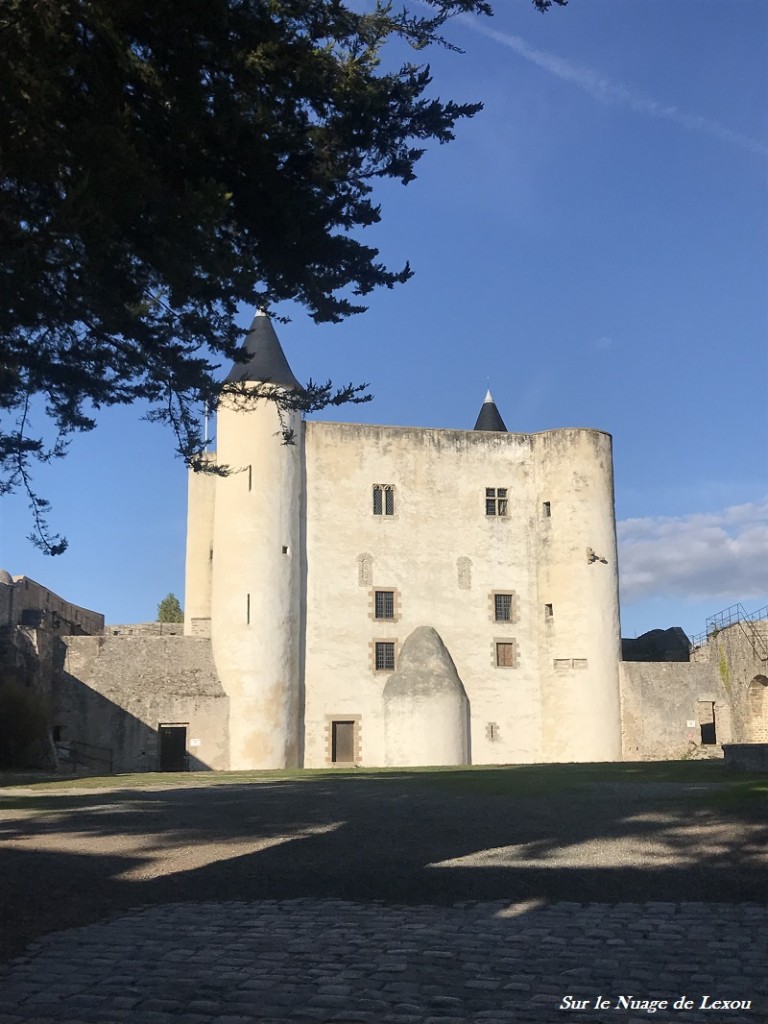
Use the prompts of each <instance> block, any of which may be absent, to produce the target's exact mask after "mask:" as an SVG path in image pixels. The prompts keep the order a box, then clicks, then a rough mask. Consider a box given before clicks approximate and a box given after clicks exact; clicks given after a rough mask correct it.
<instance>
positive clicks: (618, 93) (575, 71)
mask: <svg viewBox="0 0 768 1024" xmlns="http://www.w3.org/2000/svg"><path fill="white" fill-rule="evenodd" d="M457 20H459V21H461V22H463V23H464V24H465V25H467V26H468V27H469V28H471V29H472V31H473V32H479V33H480V34H481V35H484V36H487V37H488V38H489V39H493V40H494V41H495V42H497V43H500V44H501V45H502V46H506V47H507V49H509V50H514V51H515V53H517V54H519V55H520V56H521V57H523V58H524V59H525V60H527V61H530V62H531V63H532V64H536V65H537V67H540V68H543V69H544V70H545V71H548V72H549V73H550V74H551V75H556V76H557V77H558V78H562V79H563V80H564V81H566V82H571V83H572V84H573V85H575V86H577V87H578V88H579V89H583V91H584V92H586V93H588V95H590V96H591V97H592V98H593V99H596V100H599V101H600V102H601V103H605V104H618V105H623V106H626V107H629V108H630V110H634V111H635V113H636V114H646V115H648V116H649V117H659V118H663V119H665V120H667V121H674V122H675V124H679V125H682V126H683V127H684V128H688V129H689V130H691V131H700V132H705V133H706V134H707V135H712V136H714V137H715V138H717V139H720V140H721V141H722V142H730V143H732V144H733V145H736V146H741V147H742V149H747V150H749V151H750V152H752V153H757V154H758V155H759V156H762V157H768V144H766V143H763V142H760V141H759V140H758V139H752V138H750V137H749V136H748V135H741V134H740V133H739V132H734V131H732V130H731V129H730V128H726V126H725V125H722V124H720V123H719V122H717V121H710V120H709V119H708V118H706V117H700V116H699V115H698V114H688V113H686V112H685V111H684V110H680V109H679V108H678V107H675V106H672V105H668V104H664V103H660V102H659V101H658V100H654V99H651V97H649V96H645V95H643V93H640V92H637V91H636V90H634V89H628V88H627V87H626V86H624V85H617V84H616V83H615V82H611V81H609V80H608V79H607V78H605V76H603V75H600V74H598V73H597V72H596V71H593V70H592V69H591V68H586V67H582V66H580V65H578V64H573V63H571V62H570V61H568V60H565V59H564V58H563V57H558V56H557V55H556V54H554V53H547V52H546V51H545V50H537V49H536V48H535V47H533V46H531V45H530V44H529V43H527V42H526V41H525V40H524V39H521V37H520V36H512V35H508V34H507V33H506V32H499V31H498V30H497V29H494V28H489V27H488V26H486V25H483V24H482V23H479V22H477V21H475V20H474V19H472V18H470V17H469V16H468V15H465V14H462V15H458V18H457Z"/></svg>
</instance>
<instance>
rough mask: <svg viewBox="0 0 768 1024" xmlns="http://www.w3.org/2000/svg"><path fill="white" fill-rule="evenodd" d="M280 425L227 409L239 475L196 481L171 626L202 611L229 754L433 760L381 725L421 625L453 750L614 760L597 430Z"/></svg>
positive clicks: (608, 485) (609, 570)
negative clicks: (439, 659)
mask: <svg viewBox="0 0 768 1024" xmlns="http://www.w3.org/2000/svg"><path fill="white" fill-rule="evenodd" d="M280 426H281V425H280V423H279V421H278V417H277V412H276V410H275V407H274V404H273V403H269V402H265V401H262V402H261V403H259V405H258V406H257V407H256V408H255V409H254V410H253V411H249V412H234V411H233V410H228V409H226V408H224V409H221V410H220V412H219V422H218V432H217V437H218V445H219V451H218V453H217V457H218V459H219V461H220V462H221V463H225V464H228V465H229V466H230V467H232V468H233V469H234V470H235V472H233V473H232V474H231V475H230V476H227V477H215V476H205V477H200V476H198V477H193V478H192V480H191V482H190V508H189V529H188V548H187V594H186V602H185V604H186V609H187V621H186V625H185V632H186V633H187V634H188V635H205V633H206V632H207V630H208V628H209V627H208V619H210V635H211V637H212V643H213V654H214V661H215V664H216V669H217V672H218V674H219V677H220V679H221V682H222V685H223V687H224V690H225V691H226V693H227V695H228V697H229V700H230V709H231V711H230V767H231V768H233V769H245V768H271V767H281V766H286V767H290V766H294V765H299V766H303V767H307V768H317V767H323V766H326V765H329V764H332V763H337V764H340V763H355V764H360V765H365V766H376V765H386V764H393V763H398V760H400V761H403V760H406V758H407V763H408V764H411V765H414V764H419V763H429V761H430V754H429V751H430V750H434V749H436V744H435V742H434V739H435V738H434V737H431V738H429V740H428V738H426V737H425V739H424V741H423V747H421V749H420V746H419V740H418V730H415V731H412V732H411V738H410V739H409V740H408V747H409V750H408V753H407V755H405V754H403V753H402V752H401V753H400V754H399V755H396V756H395V755H393V751H392V750H389V751H388V750H387V744H386V743H385V714H384V701H383V693H384V687H385V684H386V682H387V680H388V679H389V678H390V677H391V675H392V672H393V671H394V670H396V669H397V667H398V653H399V650H400V649H401V647H402V645H403V643H404V641H405V640H406V638H407V637H408V636H409V635H410V634H412V633H413V631H414V630H416V629H417V628H418V627H421V626H428V627H432V628H433V629H434V630H436V631H437V633H438V634H439V637H440V638H441V639H442V642H443V643H444V644H445V647H446V648H447V651H448V653H449V655H450V657H451V659H452V660H453V663H454V665H455V668H456V671H457V673H458V677H459V679H460V681H461V684H462V685H463V687H464V691H465V693H466V698H467V700H468V706H469V711H468V721H469V742H468V750H467V751H466V758H465V760H468V761H469V763H472V764H501V763H510V762H514V763H526V762H534V761H595V760H620V758H621V725H620V712H619V679H618V664H619V660H620V639H619V635H620V630H619V609H618V572H617V553H616V534H615V521H614V506H613V477H612V459H611V439H610V436H609V435H607V434H605V433H602V432H600V431H596V430H586V429H560V430H552V431H546V432H544V433H539V434H510V433H505V432H502V431H495V430H490V431H489V430H482V429H481V430H474V431H472V430H437V429H425V428H407V427H389V426H370V425H362V424H345V423H320V422H308V423H302V422H300V421H299V420H298V418H296V422H293V423H291V424H289V426H290V427H292V428H293V429H294V431H295V443H294V444H292V445H286V444H284V443H283V439H282V437H281V434H280ZM284 426H285V423H283V427H284ZM212 457H213V456H212ZM375 490H376V494H374V491H375ZM377 594H378V595H379V596H378V598H377ZM377 612H378V615H377ZM377 645H380V646H378V648H377ZM388 645H392V646H388ZM377 658H378V665H377ZM445 714H446V713H445V712H444V711H439V712H438V706H437V703H436V705H435V715H434V716H431V717H430V716H429V715H427V717H426V720H427V721H429V722H430V723H431V728H434V729H452V728H455V729H459V728H461V729H463V728H464V725H461V726H459V724H458V723H453V724H451V723H449V722H447V721H446V719H445ZM391 728H392V726H391V723H390V735H391ZM457 735H458V733H457ZM462 742H463V741H462ZM396 745H397V747H398V748H399V749H400V750H401V751H402V742H398V743H397V744H396ZM392 746H393V741H392V740H390V747H392ZM437 746H438V747H439V744H438V745H437ZM448 746H450V744H448ZM454 746H455V744H454ZM465 746H466V744H465ZM457 763H461V762H460V760H457Z"/></svg>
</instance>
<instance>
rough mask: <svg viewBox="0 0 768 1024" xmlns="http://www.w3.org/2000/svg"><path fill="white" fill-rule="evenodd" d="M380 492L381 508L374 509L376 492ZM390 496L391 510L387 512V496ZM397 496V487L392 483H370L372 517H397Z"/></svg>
mask: <svg viewBox="0 0 768 1024" xmlns="http://www.w3.org/2000/svg"><path fill="white" fill-rule="evenodd" d="M377 491H379V492H381V497H380V502H381V510H380V511H379V512H377V511H376V492H377ZM390 497H391V505H392V511H391V512H387V505H388V504H389V502H388V498H390ZM397 507H398V497H397V488H396V487H395V485H394V484H372V485H371V515H372V516H373V518H374V519H380V520H384V519H397Z"/></svg>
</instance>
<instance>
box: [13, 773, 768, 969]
mask: <svg viewBox="0 0 768 1024" xmlns="http://www.w3.org/2000/svg"><path fill="white" fill-rule="evenodd" d="M600 767H601V768H602V769H603V772H602V774H600V772H598V771H595V772H590V771H589V770H588V766H567V765H560V766H528V767H526V768H525V769H524V770H519V769H514V768H513V769H510V768H508V769H500V770H499V771H498V773H496V772H494V773H489V774H483V776H482V780H481V781H482V784H479V785H476V786H474V787H472V786H471V785H470V784H469V783H468V781H467V774H468V773H466V772H460V771H457V772H441V773H434V774H430V773H411V772H407V771H397V772H381V773H367V774H365V775H362V774H358V775H354V774H352V775H344V776H335V777H334V776H331V775H323V776H318V777H315V778H313V779H310V780H302V781H293V780H275V781H270V782H266V781H265V782H261V783H259V784H257V785H232V786H221V785H220V786H210V787H196V788H190V789H163V790H142V791H138V790H121V791H117V792H115V791H103V792H100V793H94V792H89V793H84V794H77V793H74V792H72V791H69V792H67V793H62V794H61V795H60V796H59V795H56V794H51V793H46V794H45V795H40V796H29V797H27V796H19V797H14V798H12V799H13V805H12V806H8V801H7V800H6V801H4V803H5V805H6V808H7V809H6V811H5V813H4V816H3V819H2V822H0V840H2V843H3V846H2V849H1V850H0V913H2V917H3V919H4V920H5V921H13V922H15V924H14V927H13V929H8V928H7V929H6V930H5V932H4V934H3V937H2V940H0V941H1V945H0V955H1V956H3V957H8V956H10V955H14V954H16V953H18V952H20V951H21V950H22V949H23V948H24V946H25V945H26V944H27V943H28V942H29V941H30V940H31V939H32V938H34V937H35V936H38V935H41V934H45V933H46V932H48V931H51V930H55V929H59V928H65V927H70V926H73V925H81V924H86V923H90V922H92V921H94V920H97V919H101V918H104V917H105V916H111V915H114V914H118V913H120V912H122V911H124V910H127V909H128V908H130V907H136V906H144V905H148V904H158V903H167V902H177V901H192V902H203V901H208V900H212V901H218V900H236V901H249V900H259V899H295V898H302V897H312V898H337V899H346V900H355V901H364V902H369V901H385V902H388V903H397V904H420V903H436V904H453V903H455V902H461V901H467V900H469V901H475V900H492V901H499V900H501V901H508V902H510V903H522V902H525V901H535V902H536V903H537V904H538V905H541V903H551V902H555V901H560V900H566V901H575V902H582V903H585V902H607V903H615V902H635V901H646V900H664V901H678V900H686V901H696V902H699V901H700V902H743V901H756V902H759V903H764V902H765V893H766V886H765V879H766V866H767V864H768V853H767V852H766V851H768V821H767V820H766V802H765V797H764V791H763V790H761V788H760V784H755V785H754V786H750V785H746V786H745V785H743V784H741V785H738V786H735V787H729V786H727V785H726V786H720V785H718V784H717V782H716V781H715V780H720V779H722V778H723V777H724V776H723V774H722V773H720V774H718V773H716V772H714V771H713V772H711V773H709V774H708V773H707V772H706V771H705V772H703V773H692V774H691V776H690V778H692V779H693V780H694V781H679V782H674V781H673V782H663V781H662V782H654V781H652V776H651V781H642V782H639V783H631V782H627V781H621V779H622V778H623V779H625V780H626V779H627V778H629V777H631V768H627V769H626V771H625V774H624V775H622V774H621V773H617V776H616V777H617V779H618V780H619V781H616V780H615V779H614V780H613V781H611V772H610V766H609V767H608V769H606V766H600ZM622 767H624V766H622ZM553 769H554V770H553ZM606 770H608V773H609V781H603V780H604V779H605V772H606ZM469 774H470V775H471V774H472V773H469ZM639 774H640V776H641V777H643V778H644V779H646V780H647V779H648V778H649V776H648V775H645V776H643V775H642V773H639ZM708 779H710V780H712V781H707V780H708ZM489 780H494V784H493V785H491V783H490V782H489ZM569 780H570V781H569ZM598 780H600V781H598ZM494 786H495V788H494ZM484 787H485V788H484ZM750 794H752V795H750ZM761 794H762V795H761ZM31 880H34V882H33V884H30V882H31Z"/></svg>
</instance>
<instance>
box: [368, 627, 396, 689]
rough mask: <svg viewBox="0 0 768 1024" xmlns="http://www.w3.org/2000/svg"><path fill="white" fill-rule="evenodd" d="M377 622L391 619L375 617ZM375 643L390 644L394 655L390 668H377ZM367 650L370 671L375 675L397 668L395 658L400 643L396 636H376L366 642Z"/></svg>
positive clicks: (393, 670)
mask: <svg viewBox="0 0 768 1024" xmlns="http://www.w3.org/2000/svg"><path fill="white" fill-rule="evenodd" d="M376 621H377V622H391V621H392V620H391V619H377V620H376ZM377 644H392V650H393V655H394V665H393V667H392V668H377V667H376V645H377ZM368 651H369V662H370V668H371V672H373V674H374V675H375V676H380V675H382V674H383V673H384V672H395V671H396V670H397V658H398V655H399V653H400V643H399V641H398V639H397V637H393V636H377V637H374V639H373V640H371V641H370V643H369V644H368Z"/></svg>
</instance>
